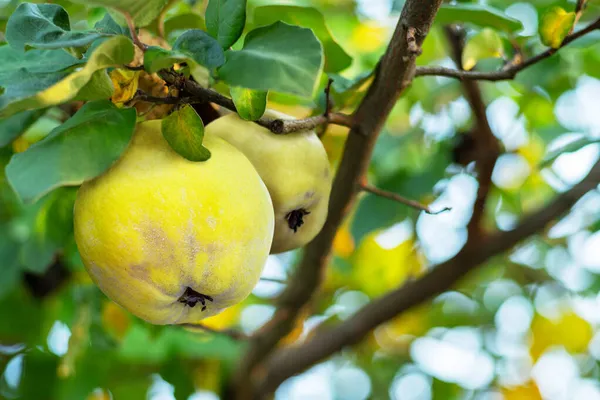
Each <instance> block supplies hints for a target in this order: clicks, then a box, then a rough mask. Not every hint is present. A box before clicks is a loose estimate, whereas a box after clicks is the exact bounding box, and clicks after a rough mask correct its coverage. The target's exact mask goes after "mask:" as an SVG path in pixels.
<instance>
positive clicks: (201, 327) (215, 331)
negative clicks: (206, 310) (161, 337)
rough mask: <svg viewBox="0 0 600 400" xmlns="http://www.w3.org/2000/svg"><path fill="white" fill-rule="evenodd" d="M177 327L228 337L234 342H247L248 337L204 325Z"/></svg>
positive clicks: (189, 324)
mask: <svg viewBox="0 0 600 400" xmlns="http://www.w3.org/2000/svg"><path fill="white" fill-rule="evenodd" d="M177 326H181V327H183V328H192V329H199V330H202V331H204V332H208V333H212V334H215V335H223V336H228V337H230V338H232V339H234V340H247V339H248V335H246V334H245V333H243V332H240V331H237V330H234V329H224V330H220V329H214V328H211V327H209V326H206V325H204V324H192V323H185V324H178V325H177Z"/></svg>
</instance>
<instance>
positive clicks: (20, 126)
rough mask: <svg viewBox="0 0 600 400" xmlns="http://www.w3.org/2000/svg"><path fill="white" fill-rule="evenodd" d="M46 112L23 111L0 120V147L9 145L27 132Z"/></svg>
mask: <svg viewBox="0 0 600 400" xmlns="http://www.w3.org/2000/svg"><path fill="white" fill-rule="evenodd" d="M45 111H46V110H31V111H23V112H21V113H18V114H15V115H13V116H11V117H9V118H6V119H0V147H4V146H6V145H7V144H9V143H11V142H12V141H13V140H15V139H16V138H17V137H19V136H20V135H21V134H22V133H23V132H25V131H26V130H27V128H29V127H30V126H31V125H32V124H33V123H34V122H35V121H36V120H37V119H38V118H39V117H41V116H42V114H43V113H44V112H45Z"/></svg>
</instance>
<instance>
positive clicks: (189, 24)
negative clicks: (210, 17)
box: [165, 13, 206, 39]
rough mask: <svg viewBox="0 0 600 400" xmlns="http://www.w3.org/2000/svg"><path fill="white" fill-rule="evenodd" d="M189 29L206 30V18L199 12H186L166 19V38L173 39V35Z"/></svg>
mask: <svg viewBox="0 0 600 400" xmlns="http://www.w3.org/2000/svg"><path fill="white" fill-rule="evenodd" d="M188 29H201V30H203V31H205V30H206V24H205V23H204V18H202V17H201V16H200V15H198V14H194V13H186V14H180V15H176V16H174V17H173V18H169V19H168V20H166V21H165V37H166V38H169V39H171V37H175V36H176V35H177V34H178V33H179V32H181V33H183V32H185V31H187V30H188Z"/></svg>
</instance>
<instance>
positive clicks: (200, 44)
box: [144, 29, 225, 73]
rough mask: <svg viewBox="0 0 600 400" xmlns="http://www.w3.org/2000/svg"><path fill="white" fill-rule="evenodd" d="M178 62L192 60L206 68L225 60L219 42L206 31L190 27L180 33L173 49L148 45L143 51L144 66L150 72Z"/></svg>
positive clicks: (213, 66)
mask: <svg viewBox="0 0 600 400" xmlns="http://www.w3.org/2000/svg"><path fill="white" fill-rule="evenodd" d="M178 62H188V63H189V62H194V63H196V64H199V65H202V66H204V67H206V68H209V69H212V68H217V67H219V66H221V65H223V63H224V62H225V54H224V53H223V49H222V48H221V46H220V45H219V43H218V42H217V41H216V40H215V39H213V38H212V37H211V36H209V35H208V34H207V33H206V32H204V31H201V30H198V29H191V30H189V31H187V32H185V33H184V34H183V35H181V36H180V37H179V38H178V39H177V41H175V44H174V45H173V50H167V49H164V48H162V47H150V48H148V50H146V52H145V53H144V68H145V69H146V71H148V72H150V73H154V72H157V71H159V70H161V69H164V68H169V67H171V66H172V65H173V64H175V63H178Z"/></svg>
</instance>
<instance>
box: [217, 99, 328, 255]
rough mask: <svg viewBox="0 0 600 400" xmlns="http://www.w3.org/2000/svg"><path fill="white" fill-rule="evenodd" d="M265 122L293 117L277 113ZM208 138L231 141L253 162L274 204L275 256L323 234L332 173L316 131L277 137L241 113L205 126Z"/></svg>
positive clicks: (273, 247) (229, 115)
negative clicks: (213, 137)
mask: <svg viewBox="0 0 600 400" xmlns="http://www.w3.org/2000/svg"><path fill="white" fill-rule="evenodd" d="M265 116H267V117H271V118H278V119H283V120H285V119H290V118H291V117H290V116H288V115H285V114H282V113H280V112H277V111H274V110H267V111H266V112H265ZM206 133H207V134H208V135H214V136H218V137H221V138H223V139H225V140H227V141H228V142H229V143H231V144H233V145H234V146H235V147H237V148H238V149H239V150H240V151H242V152H243V153H244V154H245V155H246V157H248V159H249V160H250V161H251V162H252V164H253V165H254V167H255V168H256V170H257V171H258V173H259V174H260V177H261V178H262V180H263V182H264V183H265V184H266V186H267V189H269V193H270V195H271V199H272V201H273V207H274V209H275V235H274V237H273V244H272V246H271V254H276V253H282V252H285V251H289V250H293V249H296V248H299V247H303V246H304V245H306V244H307V243H308V242H310V241H311V240H312V239H314V237H315V236H316V235H317V234H318V233H319V232H320V231H321V229H322V228H323V224H324V223H325V219H326V218H327V211H328V206H329V196H330V192H331V175H332V174H331V168H330V164H329V159H328V157H327V152H326V151H325V148H324V147H323V144H322V143H321V140H320V139H319V137H318V136H317V134H316V133H315V131H314V130H306V131H301V132H294V133H290V134H287V135H279V134H275V133H273V132H271V131H270V130H269V129H267V128H265V127H262V126H260V125H258V124H257V123H255V122H251V121H246V120H243V119H242V118H240V117H239V115H238V114H237V113H230V114H227V115H225V116H222V117H220V118H218V119H216V120H214V121H212V122H211V123H209V124H208V125H207V126H206Z"/></svg>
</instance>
